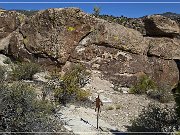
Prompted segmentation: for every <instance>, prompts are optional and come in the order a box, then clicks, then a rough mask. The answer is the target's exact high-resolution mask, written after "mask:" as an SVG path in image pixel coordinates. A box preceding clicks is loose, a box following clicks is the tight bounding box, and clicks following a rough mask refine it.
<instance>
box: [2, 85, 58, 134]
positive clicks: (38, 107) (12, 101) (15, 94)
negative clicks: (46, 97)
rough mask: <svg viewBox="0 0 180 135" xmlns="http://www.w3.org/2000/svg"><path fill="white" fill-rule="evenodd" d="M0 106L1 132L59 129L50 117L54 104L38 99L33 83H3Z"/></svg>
mask: <svg viewBox="0 0 180 135" xmlns="http://www.w3.org/2000/svg"><path fill="white" fill-rule="evenodd" d="M0 106H1V107H0V131H1V132H53V131H57V130H58V129H59V127H58V124H57V123H56V121H54V120H53V119H52V117H50V116H51V115H52V114H53V111H54V107H53V105H52V104H50V103H49V102H48V101H41V100H39V99H37V96H36V94H35V89H34V88H33V87H32V86H31V85H28V84H24V83H22V82H18V83H13V84H11V85H5V84H1V87H0ZM56 124H57V125H56Z"/></svg>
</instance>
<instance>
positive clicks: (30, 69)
mask: <svg viewBox="0 0 180 135" xmlns="http://www.w3.org/2000/svg"><path fill="white" fill-rule="evenodd" d="M40 71H41V67H40V66H39V65H38V64H36V63H28V62H25V63H17V64H15V65H13V66H12V78H13V79H14V80H32V76H33V75H34V74H35V73H37V72H40Z"/></svg>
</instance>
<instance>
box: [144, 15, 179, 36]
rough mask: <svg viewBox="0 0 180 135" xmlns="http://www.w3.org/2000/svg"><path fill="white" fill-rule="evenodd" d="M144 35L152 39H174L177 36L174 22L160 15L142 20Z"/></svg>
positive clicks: (177, 30)
mask: <svg viewBox="0 0 180 135" xmlns="http://www.w3.org/2000/svg"><path fill="white" fill-rule="evenodd" d="M144 23H145V29H146V35H148V36H153V37H156V36H157V37H162V36H164V37H174V36H177V35H179V32H180V31H179V26H178V24H177V23H176V21H174V20H171V19H170V18H167V17H164V16H161V15H151V16H147V17H145V18H144Z"/></svg>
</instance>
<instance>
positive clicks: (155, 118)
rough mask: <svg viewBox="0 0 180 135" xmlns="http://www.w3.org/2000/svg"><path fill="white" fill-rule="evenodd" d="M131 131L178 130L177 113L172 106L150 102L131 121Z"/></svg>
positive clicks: (129, 129)
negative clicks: (162, 105) (161, 105)
mask: <svg viewBox="0 0 180 135" xmlns="http://www.w3.org/2000/svg"><path fill="white" fill-rule="evenodd" d="M131 124H132V125H131V126H129V127H128V131H130V132H173V131H175V130H178V128H179V125H178V119H177V115H176V113H175V111H174V109H172V108H168V107H164V108H162V107H160V105H155V104H149V106H148V107H147V108H144V109H143V110H142V112H141V113H140V115H139V116H138V117H137V118H135V119H134V120H132V121H131Z"/></svg>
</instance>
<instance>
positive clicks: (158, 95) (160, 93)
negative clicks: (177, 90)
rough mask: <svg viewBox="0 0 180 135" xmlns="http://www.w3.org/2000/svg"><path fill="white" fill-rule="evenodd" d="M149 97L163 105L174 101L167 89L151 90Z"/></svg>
mask: <svg viewBox="0 0 180 135" xmlns="http://www.w3.org/2000/svg"><path fill="white" fill-rule="evenodd" d="M147 96H148V97H150V98H152V99H155V100H157V101H159V102H161V103H168V102H170V101H172V100H173V95H172V94H171V92H170V91H168V90H167V89H158V90H149V91H148V92H147Z"/></svg>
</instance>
